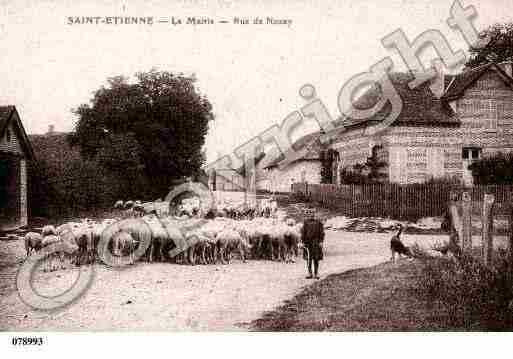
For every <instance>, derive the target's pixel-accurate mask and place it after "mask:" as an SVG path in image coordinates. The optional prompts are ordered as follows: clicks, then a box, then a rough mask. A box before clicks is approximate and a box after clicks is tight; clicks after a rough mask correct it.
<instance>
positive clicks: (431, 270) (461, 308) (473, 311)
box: [418, 251, 513, 330]
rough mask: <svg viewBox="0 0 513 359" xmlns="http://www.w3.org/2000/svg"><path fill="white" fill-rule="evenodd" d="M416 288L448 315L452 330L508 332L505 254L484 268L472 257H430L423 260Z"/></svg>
mask: <svg viewBox="0 0 513 359" xmlns="http://www.w3.org/2000/svg"><path fill="white" fill-rule="evenodd" d="M418 289H419V290H420V291H421V293H422V294H424V295H425V296H426V297H427V298H428V299H429V300H430V301H432V302H433V303H437V304H439V305H440V306H441V307H442V308H443V309H444V310H445V311H446V313H447V318H448V319H449V320H450V322H451V323H450V324H451V325H452V326H454V327H459V328H465V329H469V330H472V329H475V330H511V329H512V324H513V320H512V319H513V317H512V314H513V312H512V311H511V308H510V303H511V300H512V299H513V290H512V289H513V283H511V281H509V274H508V260H507V256H506V254H505V252H503V251H500V252H499V253H498V254H497V260H496V262H495V263H494V264H493V266H491V267H486V266H484V265H483V264H482V262H481V261H479V260H477V259H476V258H474V257H472V256H463V257H461V258H460V259H459V260H456V259H454V258H452V259H450V258H431V259H426V260H425V261H424V266H423V269H422V274H421V275H420V276H419V279H418Z"/></svg>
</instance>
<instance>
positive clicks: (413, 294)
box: [250, 257, 513, 331]
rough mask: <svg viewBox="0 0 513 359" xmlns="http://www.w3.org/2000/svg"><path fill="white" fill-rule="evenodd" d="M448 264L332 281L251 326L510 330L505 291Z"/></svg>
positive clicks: (419, 262)
mask: <svg viewBox="0 0 513 359" xmlns="http://www.w3.org/2000/svg"><path fill="white" fill-rule="evenodd" d="M448 263H453V262H452V261H451V260H450V259H447V258H432V257H431V258H427V257H425V258H422V259H416V260H413V261H409V260H400V261H398V262H396V263H384V264H380V265H377V266H374V267H371V268H365V269H356V270H351V271H347V272H344V273H340V274H334V275H330V276H328V277H327V278H325V279H323V280H321V281H318V282H314V283H313V284H312V285H311V286H309V287H307V288H306V289H305V290H303V292H301V293H300V294H298V295H297V296H296V297H294V298H293V299H291V300H289V301H287V302H286V303H285V304H284V305H283V306H281V307H279V308H278V309H276V310H274V311H272V312H268V313H266V314H264V316H263V317H262V318H260V319H258V320H256V321H254V322H252V323H251V325H250V330H253V331H481V330H496V331H502V330H511V329H512V328H513V327H512V326H511V323H512V322H511V311H509V309H508V308H507V305H506V307H504V300H499V301H497V300H496V298H498V297H499V296H500V295H499V294H498V293H502V292H503V291H502V290H501V289H497V290H490V288H492V287H493V286H494V285H497V283H498V282H497V281H494V280H491V279H490V280H485V279H484V278H485V277H480V274H479V273H480V272H479V270H474V271H471V273H472V274H470V275H468V276H465V277H458V276H457V275H456V274H455V273H456V271H457V270H459V269H457V266H454V264H448ZM469 270H470V269H469ZM483 273H484V272H483ZM451 276H453V279H452V280H449V279H448V278H449V277H451ZM471 277H472V278H474V279H473V280H469V278H471ZM455 288H458V289H455ZM464 291H467V292H468V294H464ZM486 291H488V294H484V295H483V293H485V292H486ZM476 293H481V296H479V298H480V299H479V300H478V299H476V296H477V295H476ZM498 302H500V303H501V304H500V305H498V304H497V303H498Z"/></svg>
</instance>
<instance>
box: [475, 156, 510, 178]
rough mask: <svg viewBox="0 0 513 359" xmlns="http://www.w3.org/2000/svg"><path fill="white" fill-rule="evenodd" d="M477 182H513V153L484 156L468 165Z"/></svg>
mask: <svg viewBox="0 0 513 359" xmlns="http://www.w3.org/2000/svg"><path fill="white" fill-rule="evenodd" d="M468 168H469V169H470V170H471V171H472V176H473V177H474V182H475V184H482V185H491V184H513V154H511V153H508V154H503V153H499V154H497V155H495V156H493V157H486V158H482V159H480V160H478V161H476V162H474V163H472V164H471V165H470V166H469V167H468Z"/></svg>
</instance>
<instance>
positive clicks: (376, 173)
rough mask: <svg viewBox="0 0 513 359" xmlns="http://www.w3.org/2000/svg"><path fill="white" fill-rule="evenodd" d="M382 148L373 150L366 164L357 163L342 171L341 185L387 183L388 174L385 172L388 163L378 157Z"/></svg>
mask: <svg viewBox="0 0 513 359" xmlns="http://www.w3.org/2000/svg"><path fill="white" fill-rule="evenodd" d="M379 149H380V147H375V148H373V150H372V156H370V157H368V158H367V160H366V161H365V163H356V164H354V165H353V166H350V167H349V166H348V167H344V168H342V169H341V170H340V183H342V184H370V183H382V182H384V181H386V179H387V174H386V173H384V172H383V169H384V168H386V166H387V163H386V162H385V161H382V160H380V159H379V157H378V150H379Z"/></svg>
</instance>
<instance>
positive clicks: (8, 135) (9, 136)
mask: <svg viewBox="0 0 513 359" xmlns="http://www.w3.org/2000/svg"><path fill="white" fill-rule="evenodd" d="M5 138H6V140H7V142H11V131H9V129H7V130H6V131H5Z"/></svg>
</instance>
